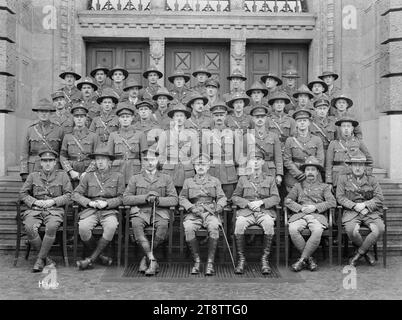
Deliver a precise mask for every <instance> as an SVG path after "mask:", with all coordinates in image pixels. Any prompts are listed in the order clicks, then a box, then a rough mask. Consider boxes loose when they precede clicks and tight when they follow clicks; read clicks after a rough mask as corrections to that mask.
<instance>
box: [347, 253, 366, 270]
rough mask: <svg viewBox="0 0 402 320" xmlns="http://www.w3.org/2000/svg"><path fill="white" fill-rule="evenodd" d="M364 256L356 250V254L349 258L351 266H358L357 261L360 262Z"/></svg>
mask: <svg viewBox="0 0 402 320" xmlns="http://www.w3.org/2000/svg"><path fill="white" fill-rule="evenodd" d="M362 257H363V256H362V255H361V254H360V253H359V252H356V254H355V255H354V256H353V257H352V258H350V260H349V265H351V266H353V267H356V265H357V262H358V261H359V260H360V259H361V258H362Z"/></svg>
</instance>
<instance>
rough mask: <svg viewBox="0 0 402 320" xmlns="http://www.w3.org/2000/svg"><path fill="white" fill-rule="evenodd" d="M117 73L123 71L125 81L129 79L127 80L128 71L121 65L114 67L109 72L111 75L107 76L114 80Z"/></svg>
mask: <svg viewBox="0 0 402 320" xmlns="http://www.w3.org/2000/svg"><path fill="white" fill-rule="evenodd" d="M115 71H121V72H123V75H124V79H127V78H128V71H127V70H126V69H124V68H123V67H122V66H119V65H115V66H114V67H113V69H111V70H110V71H109V73H108V74H107V76H108V77H109V78H110V79H112V76H113V74H114V72H115Z"/></svg>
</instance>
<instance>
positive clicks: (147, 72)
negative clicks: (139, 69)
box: [142, 70, 163, 79]
mask: <svg viewBox="0 0 402 320" xmlns="http://www.w3.org/2000/svg"><path fill="white" fill-rule="evenodd" d="M151 72H155V73H156V74H158V76H159V79H160V78H162V77H163V73H162V72H160V71H159V70H147V71H145V72H144V73H143V74H142V76H143V77H144V78H145V79H148V75H149V74H150V73H151Z"/></svg>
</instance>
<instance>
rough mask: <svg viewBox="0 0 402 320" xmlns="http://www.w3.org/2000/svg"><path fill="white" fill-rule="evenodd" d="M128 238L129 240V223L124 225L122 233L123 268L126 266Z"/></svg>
mask: <svg viewBox="0 0 402 320" xmlns="http://www.w3.org/2000/svg"><path fill="white" fill-rule="evenodd" d="M129 238H130V221H129V222H128V223H127V221H126V225H125V232H124V268H127V266H128V246H129V241H128V240H129Z"/></svg>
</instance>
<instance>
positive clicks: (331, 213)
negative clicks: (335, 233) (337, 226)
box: [328, 208, 335, 226]
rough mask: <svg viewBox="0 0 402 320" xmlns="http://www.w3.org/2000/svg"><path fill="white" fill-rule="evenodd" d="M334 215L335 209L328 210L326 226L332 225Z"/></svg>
mask: <svg viewBox="0 0 402 320" xmlns="http://www.w3.org/2000/svg"><path fill="white" fill-rule="evenodd" d="M334 214H335V209H334V208H331V209H329V212H328V220H329V221H328V224H329V225H330V226H333V225H334Z"/></svg>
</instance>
